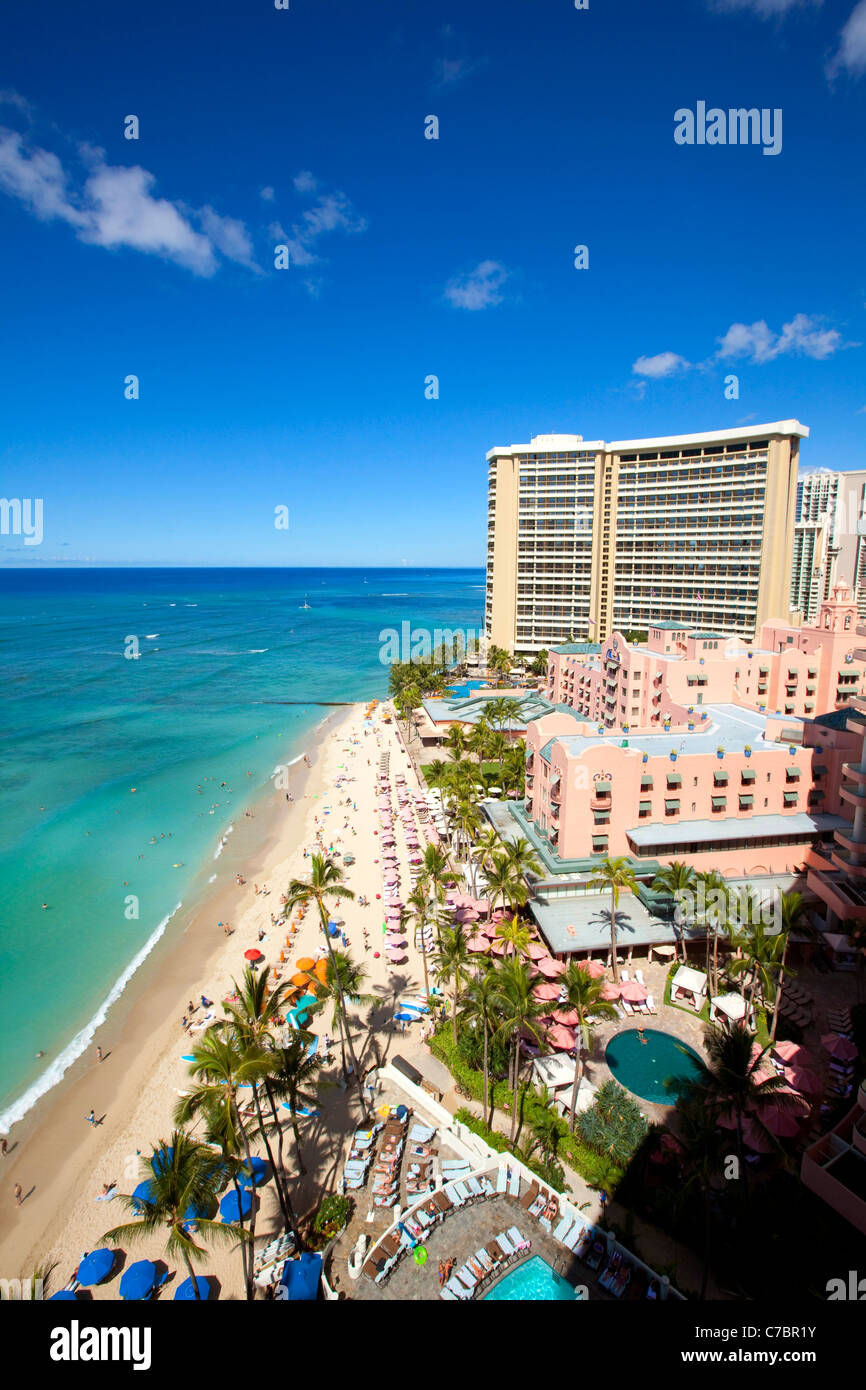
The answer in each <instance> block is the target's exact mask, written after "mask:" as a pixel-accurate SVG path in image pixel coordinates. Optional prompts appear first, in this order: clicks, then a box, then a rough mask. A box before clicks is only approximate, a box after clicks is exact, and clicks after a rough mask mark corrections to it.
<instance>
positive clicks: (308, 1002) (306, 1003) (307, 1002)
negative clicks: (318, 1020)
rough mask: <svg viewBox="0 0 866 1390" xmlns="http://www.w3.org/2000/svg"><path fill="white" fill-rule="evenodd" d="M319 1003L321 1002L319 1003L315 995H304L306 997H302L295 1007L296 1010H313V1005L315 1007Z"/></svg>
mask: <svg viewBox="0 0 866 1390" xmlns="http://www.w3.org/2000/svg"><path fill="white" fill-rule="evenodd" d="M318 1002H319V1001H318V999H317V998H316V996H315V994H304V995H302V997H301V998H300V999H299V1000H298V1002H297V1004H296V1005H295V1008H296V1009H311V1008H312V1007H313V1005H314V1004H317V1003H318Z"/></svg>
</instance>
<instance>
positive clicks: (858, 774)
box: [842, 763, 866, 783]
mask: <svg viewBox="0 0 866 1390" xmlns="http://www.w3.org/2000/svg"><path fill="white" fill-rule="evenodd" d="M842 776H843V777H850V778H852V779H853V781H855V782H861V783H866V763H843V764H842Z"/></svg>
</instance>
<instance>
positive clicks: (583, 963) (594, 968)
mask: <svg viewBox="0 0 866 1390" xmlns="http://www.w3.org/2000/svg"><path fill="white" fill-rule="evenodd" d="M577 963H578V965H579V966H580V968H581V970H585V971H586V973H587V975H589V977H590V979H593V980H600V979H601V977H602V975H603V974H604V963H603V962H602V961H600V960H579V961H578V962H577Z"/></svg>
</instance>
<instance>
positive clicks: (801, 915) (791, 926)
mask: <svg viewBox="0 0 866 1390" xmlns="http://www.w3.org/2000/svg"><path fill="white" fill-rule="evenodd" d="M781 909H782V926H781V933H780V934H781V935H782V937H783V938H784V944H783V946H782V955H781V959H780V961H779V983H778V989H777V991H776V1008H774V1010H773V1026H772V1028H771V1029H770V1042H771V1043H773V1042H775V1041H776V1025H777V1023H778V1022H779V1009H778V1004H779V994H780V993H781V990H782V987H783V985H784V983H785V975H786V973H787V974H788V975H791V974H793V971H791V970H787V971H786V969H785V960H786V957H787V955H788V943H789V941H790V939H791V932H793V931H795V930H797V929H798V928H802V927H804V926H805V925H806V914H805V910H804V907H803V894H802V893H783V894H782V897H781Z"/></svg>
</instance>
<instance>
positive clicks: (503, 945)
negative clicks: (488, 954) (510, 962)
mask: <svg viewBox="0 0 866 1390" xmlns="http://www.w3.org/2000/svg"><path fill="white" fill-rule="evenodd" d="M490 949H491V951H492V952H493V954H494V956H504V955H506V954H508V953H509V952H510V951H511V947H510V946H509V945H508V943H507V942H505V941H494V942H493V944H492V946H491V947H490Z"/></svg>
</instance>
